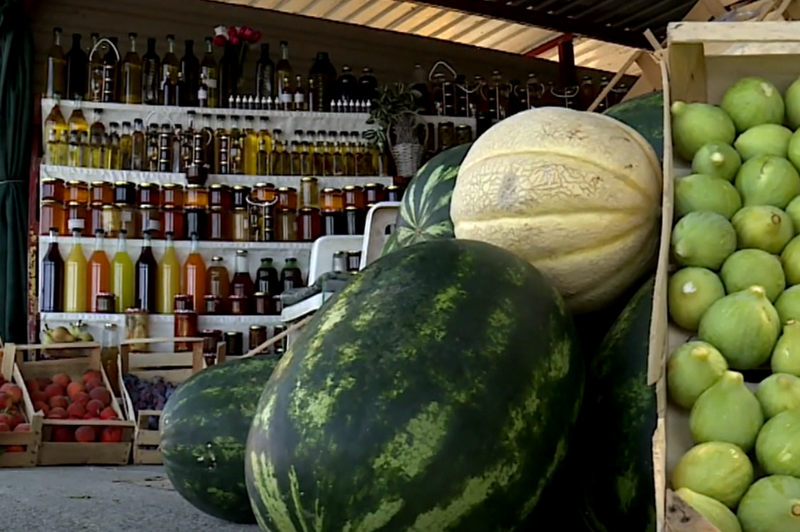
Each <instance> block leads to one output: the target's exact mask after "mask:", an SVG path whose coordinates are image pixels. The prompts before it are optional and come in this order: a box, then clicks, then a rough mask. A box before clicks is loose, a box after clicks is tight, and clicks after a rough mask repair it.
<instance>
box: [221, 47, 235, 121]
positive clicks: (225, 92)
mask: <svg viewBox="0 0 800 532" xmlns="http://www.w3.org/2000/svg"><path fill="white" fill-rule="evenodd" d="M238 62H239V61H238V58H237V57H236V50H235V48H234V47H233V45H232V44H230V43H228V44H226V45H225V52H224V53H223V54H222V59H220V61H219V66H218V67H217V72H218V74H217V80H218V84H219V93H218V107H227V108H233V107H234V105H233V104H232V103H231V101H232V100H233V99H235V98H236V96H237V95H238V94H239V88H238V87H237V86H236V79H238V78H237V76H236V73H237V71H238V70H239V66H238Z"/></svg>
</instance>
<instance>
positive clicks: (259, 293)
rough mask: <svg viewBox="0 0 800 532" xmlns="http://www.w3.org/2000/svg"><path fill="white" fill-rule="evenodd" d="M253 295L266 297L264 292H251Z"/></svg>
mask: <svg viewBox="0 0 800 532" xmlns="http://www.w3.org/2000/svg"><path fill="white" fill-rule="evenodd" d="M253 297H267V294H265V293H264V292H256V293H255V294H253Z"/></svg>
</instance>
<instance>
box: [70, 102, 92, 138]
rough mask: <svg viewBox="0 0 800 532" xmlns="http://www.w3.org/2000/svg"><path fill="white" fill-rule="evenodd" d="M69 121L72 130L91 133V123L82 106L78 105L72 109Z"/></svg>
mask: <svg viewBox="0 0 800 532" xmlns="http://www.w3.org/2000/svg"><path fill="white" fill-rule="evenodd" d="M68 123H69V130H70V131H77V132H78V133H86V134H87V135H88V134H89V123H88V122H87V121H86V117H85V116H83V111H82V110H81V108H80V107H76V108H75V109H73V110H72V113H71V114H70V115H69V120H68Z"/></svg>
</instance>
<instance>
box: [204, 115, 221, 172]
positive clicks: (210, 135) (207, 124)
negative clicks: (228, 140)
mask: <svg viewBox="0 0 800 532" xmlns="http://www.w3.org/2000/svg"><path fill="white" fill-rule="evenodd" d="M201 133H202V135H203V162H205V164H206V165H208V172H209V173H212V172H214V168H216V158H217V156H216V153H215V152H214V129H213V128H212V127H211V115H210V114H204V115H203V129H202V130H201Z"/></svg>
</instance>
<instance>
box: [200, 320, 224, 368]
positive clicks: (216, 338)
mask: <svg viewBox="0 0 800 532" xmlns="http://www.w3.org/2000/svg"><path fill="white" fill-rule="evenodd" d="M200 337H201V338H202V339H203V358H205V360H206V366H213V365H214V364H215V363H216V361H217V344H219V343H220V342H221V341H222V331H218V330H209V329H206V330H204V331H203V332H201V333H200Z"/></svg>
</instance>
